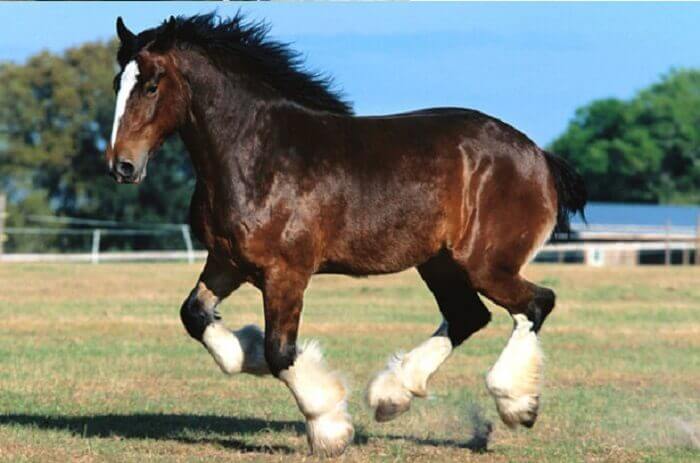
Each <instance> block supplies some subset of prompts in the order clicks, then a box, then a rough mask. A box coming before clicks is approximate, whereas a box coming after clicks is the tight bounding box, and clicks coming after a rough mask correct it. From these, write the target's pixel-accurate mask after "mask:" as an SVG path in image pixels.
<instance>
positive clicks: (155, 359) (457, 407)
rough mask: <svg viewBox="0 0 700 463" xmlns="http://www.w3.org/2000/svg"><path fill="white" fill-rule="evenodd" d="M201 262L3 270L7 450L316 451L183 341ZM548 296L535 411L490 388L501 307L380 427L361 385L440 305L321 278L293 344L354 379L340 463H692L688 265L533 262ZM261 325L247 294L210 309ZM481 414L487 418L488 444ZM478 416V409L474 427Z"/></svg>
mask: <svg viewBox="0 0 700 463" xmlns="http://www.w3.org/2000/svg"><path fill="white" fill-rule="evenodd" d="M200 266H201V264H198V265H186V264H149V265H132V264H117V265H97V266H92V265H4V266H0V459H1V460H4V461H42V462H43V461H57V462H65V461H104V460H107V461H168V462H169V461H208V462H209V461H224V460H225V461H239V460H240V461H260V460H264V461H285V462H287V461H308V460H313V458H311V457H309V456H308V455H307V446H306V439H305V435H304V430H303V422H302V419H301V414H300V413H299V412H298V410H297V407H296V405H295V403H294V401H293V398H292V396H291V394H290V393H289V392H288V391H287V390H286V388H285V387H284V386H283V385H282V384H281V383H280V382H278V381H276V380H274V379H272V378H269V377H267V378H256V377H251V376H247V375H241V376H235V377H226V376H224V375H223V374H222V373H220V371H219V370H218V368H217V367H216V366H215V364H214V362H213V360H212V359H211V358H210V357H209V355H208V354H207V353H206V351H205V350H204V349H203V348H202V347H201V346H200V345H199V344H198V343H196V342H194V341H192V340H191V339H190V338H188V337H187V335H186V334H185V331H184V329H183V328H182V326H181V325H180V320H179V307H180V303H181V301H182V300H183V299H184V297H185V296H186V295H187V294H188V292H189V290H190V288H191V287H192V285H193V283H194V281H195V279H196V277H197V275H198V272H199V268H200ZM527 273H528V274H529V276H530V277H531V278H532V279H533V280H535V281H538V282H540V283H541V284H543V285H546V286H549V287H552V288H554V289H555V290H556V291H557V293H558V296H559V304H558V307H557V309H556V310H555V312H553V314H552V315H551V316H550V318H549V319H548V321H547V323H546V324H545V326H544V328H543V331H542V342H543V346H544V349H545V353H546V355H547V365H546V387H545V389H544V394H543V404H542V408H541V414H540V419H539V421H538V422H537V424H536V425H535V427H534V428H533V429H532V430H529V431H528V430H524V429H523V430H518V431H510V430H508V429H507V428H506V427H505V426H504V425H502V424H501V423H500V421H499V420H498V417H497V414H496V411H495V407H494V405H493V403H492V401H491V399H490V397H489V396H488V393H487V392H486V388H485V386H484V380H483V378H484V374H485V372H486V371H487V369H488V368H489V367H490V366H491V365H492V364H493V363H494V362H495V360H496V358H497V356H498V354H499V352H500V350H501V348H502V347H503V346H504V344H505V342H506V340H507V337H508V335H509V332H510V319H509V318H508V316H507V315H506V312H505V311H504V310H502V309H500V308H496V307H494V311H493V312H494V321H493V323H492V324H491V325H489V326H488V327H487V328H486V329H485V330H483V331H482V332H480V333H478V334H477V335H475V336H474V337H473V338H472V339H471V340H469V341H468V342H467V343H465V344H464V345H463V346H462V347H461V348H460V349H459V350H457V351H456V352H455V353H454V354H453V355H452V357H451V358H450V359H449V360H448V362H447V363H446V364H445V365H444V366H443V368H442V369H441V370H440V372H439V373H438V374H437V375H436V376H435V377H434V378H433V381H432V383H431V387H430V392H431V395H430V396H429V397H428V398H427V399H425V400H415V401H414V403H413V407H412V409H411V410H410V411H409V413H407V414H406V415H404V416H402V417H400V418H398V419H397V420H396V421H394V422H391V423H387V424H378V423H375V422H373V421H372V419H371V413H370V410H369V409H368V408H367V407H366V405H364V402H363V396H364V388H365V385H366V383H367V381H368V380H369V378H370V377H371V375H372V374H373V373H374V372H375V371H377V370H378V369H380V368H382V367H383V365H384V363H385V361H386V359H387V358H388V356H389V355H390V354H391V353H392V352H394V351H396V350H397V349H406V350H407V349H410V348H412V347H413V346H415V345H416V344H418V343H419V342H421V341H422V340H423V339H425V338H426V336H428V335H429V334H430V333H431V332H432V331H433V330H434V329H435V327H436V326H437V324H438V322H439V320H440V317H439V315H438V311H437V308H436V307H435V305H434V302H433V300H432V297H431V296H430V294H429V293H428V291H427V289H425V288H424V286H423V284H422V282H421V281H420V280H419V278H418V276H417V274H416V273H415V272H413V271H411V272H405V273H402V274H399V275H391V276H385V277H375V278H369V279H350V278H345V277H335V276H332V277H331V276H325V277H317V278H316V279H315V280H313V282H312V284H311V288H310V290H309V291H308V292H307V297H306V304H305V312H304V320H303V325H302V331H301V337H302V338H310V337H312V338H316V339H319V340H320V341H321V343H322V346H323V347H324V350H325V351H326V353H327V358H328V361H329V363H330V364H331V366H332V367H334V368H337V369H338V370H339V371H342V372H343V373H344V374H345V377H346V378H347V381H348V383H349V384H350V386H351V388H352V396H351V403H350V412H351V413H352V415H353V418H354V422H355V426H356V434H357V437H356V442H355V444H354V445H353V446H352V447H350V448H349V449H348V451H347V452H346V454H345V455H344V456H343V457H342V458H343V459H344V460H345V461H362V462H370V461H441V462H442V461H460V462H464V461H470V462H471V461H473V462H505V461H537V462H544V461H551V462H574V461H614V462H627V461H629V462H633V461H634V462H636V461H654V462H656V461H677V462H688V461H692V460H695V461H700V460H698V459H700V450H699V447H698V445H699V443H698V440H700V268H674V269H672V270H667V269H664V268H630V269H592V268H583V267H576V266H566V267H563V266H540V265H538V266H532V267H530V268H529V270H528V272H527ZM222 313H223V315H224V319H225V321H226V322H227V324H228V325H229V326H230V327H240V326H241V325H242V324H246V323H251V322H256V323H259V324H261V322H262V310H261V302H260V296H259V294H258V292H257V291H256V290H255V289H253V288H250V287H245V288H242V289H241V290H239V291H238V292H237V293H235V294H234V295H233V296H232V297H231V298H229V299H228V300H227V301H226V302H225V303H224V304H223V306H222ZM474 415H478V416H479V417H480V418H479V419H480V420H481V419H485V420H490V421H492V422H493V433H492V435H491V441H490V443H489V447H488V451H487V452H485V453H478V452H475V451H473V450H470V447H473V445H472V443H473V442H472V441H471V436H472V434H473V430H474V427H475V420H474V418H473V417H474ZM476 421H477V422H478V421H479V420H476Z"/></svg>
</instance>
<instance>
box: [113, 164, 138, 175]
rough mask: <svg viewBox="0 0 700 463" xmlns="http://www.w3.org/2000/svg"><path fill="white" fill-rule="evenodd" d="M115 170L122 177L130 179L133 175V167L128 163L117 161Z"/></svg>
mask: <svg viewBox="0 0 700 463" xmlns="http://www.w3.org/2000/svg"><path fill="white" fill-rule="evenodd" d="M116 170H117V173H118V174H119V175H121V176H122V177H131V176H132V175H133V174H134V170H135V168H134V165H133V164H132V163H130V162H129V161H119V162H117V165H116Z"/></svg>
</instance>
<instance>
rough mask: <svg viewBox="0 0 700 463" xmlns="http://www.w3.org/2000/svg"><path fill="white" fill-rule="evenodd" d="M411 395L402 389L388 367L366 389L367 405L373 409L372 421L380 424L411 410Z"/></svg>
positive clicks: (392, 369) (399, 381) (401, 384)
mask: <svg viewBox="0 0 700 463" xmlns="http://www.w3.org/2000/svg"><path fill="white" fill-rule="evenodd" d="M412 398H413V394H412V393H411V391H409V390H408V389H406V387H404V385H403V383H402V382H401V380H400V379H399V377H398V376H397V374H396V369H395V368H392V367H390V368H389V369H387V370H384V371H382V372H380V373H379V374H378V375H377V376H375V378H374V379H373V380H372V382H370V384H369V387H368V388H367V403H368V404H369V406H370V407H372V408H374V409H375V411H374V419H375V420H377V421H378V422H380V423H383V422H385V421H390V420H393V419H394V418H396V417H397V416H399V415H401V414H402V413H404V412H406V411H408V409H409V408H411V399H412Z"/></svg>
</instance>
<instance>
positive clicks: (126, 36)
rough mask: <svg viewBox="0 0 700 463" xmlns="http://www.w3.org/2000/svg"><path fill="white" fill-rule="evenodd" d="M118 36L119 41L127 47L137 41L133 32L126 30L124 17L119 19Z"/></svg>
mask: <svg viewBox="0 0 700 463" xmlns="http://www.w3.org/2000/svg"><path fill="white" fill-rule="evenodd" d="M117 36H118V37H119V40H120V41H121V43H123V44H125V45H130V44H132V43H133V42H134V40H135V39H136V36H135V35H134V33H133V32H131V31H130V30H129V29H127V28H126V26H125V25H124V21H122V17H121V16H119V17H118V18H117Z"/></svg>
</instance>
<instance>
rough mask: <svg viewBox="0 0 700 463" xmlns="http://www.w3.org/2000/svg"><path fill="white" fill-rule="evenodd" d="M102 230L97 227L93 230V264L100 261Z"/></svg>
mask: <svg viewBox="0 0 700 463" xmlns="http://www.w3.org/2000/svg"><path fill="white" fill-rule="evenodd" d="M101 234H102V230H100V229H99V228H95V229H94V230H93V231H92V254H91V255H90V262H92V263H93V264H99V263H100V235H101Z"/></svg>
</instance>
